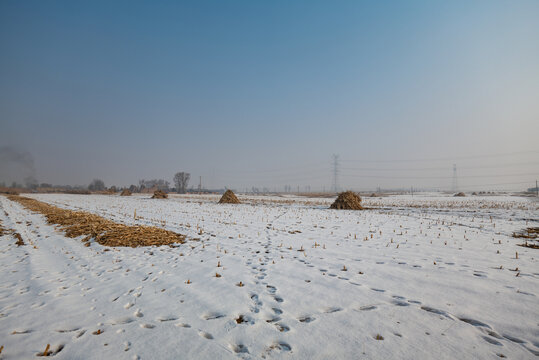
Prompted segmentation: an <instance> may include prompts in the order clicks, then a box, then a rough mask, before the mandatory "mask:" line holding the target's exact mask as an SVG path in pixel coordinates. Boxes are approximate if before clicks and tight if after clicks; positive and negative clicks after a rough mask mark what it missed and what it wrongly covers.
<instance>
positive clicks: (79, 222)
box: [8, 195, 185, 247]
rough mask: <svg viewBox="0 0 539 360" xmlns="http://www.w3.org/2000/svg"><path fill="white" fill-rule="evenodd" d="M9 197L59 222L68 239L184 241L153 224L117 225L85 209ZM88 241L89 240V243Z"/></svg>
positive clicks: (112, 243) (148, 242) (116, 243)
mask: <svg viewBox="0 0 539 360" xmlns="http://www.w3.org/2000/svg"><path fill="white" fill-rule="evenodd" d="M8 199H9V200H11V201H15V202H17V203H19V204H21V205H23V206H24V207H25V208H27V209H28V210H31V211H34V212H38V213H41V214H43V215H44V216H45V217H46V218H47V222H48V223H49V224H57V225H60V228H61V229H62V230H63V231H64V232H65V235H66V236H67V237H70V238H74V237H78V236H81V235H84V236H85V237H84V238H83V240H82V241H84V242H88V241H89V240H91V239H95V241H96V242H98V243H99V244H101V245H104V246H129V247H139V246H153V245H155V246H161V245H172V244H178V243H179V244H183V243H185V235H181V234H178V233H175V232H173V231H169V230H165V229H160V228H156V227H153V226H145V225H136V226H129V225H125V224H118V223H115V222H113V221H111V220H108V219H105V218H102V217H101V216H98V215H95V214H91V213H87V212H84V211H73V210H66V209H60V208H58V207H56V206H53V205H49V204H46V203H43V202H41V201H38V200H35V199H30V198H27V197H23V196H17V195H10V196H8ZM88 244H89V243H88Z"/></svg>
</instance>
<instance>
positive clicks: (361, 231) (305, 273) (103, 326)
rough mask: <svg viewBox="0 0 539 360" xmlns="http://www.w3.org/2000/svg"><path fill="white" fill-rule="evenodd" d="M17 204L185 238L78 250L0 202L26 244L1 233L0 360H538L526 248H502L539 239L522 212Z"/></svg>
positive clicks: (249, 200)
mask: <svg viewBox="0 0 539 360" xmlns="http://www.w3.org/2000/svg"><path fill="white" fill-rule="evenodd" d="M30 196H31V197H33V198H35V199H38V200H41V201H44V202H47V203H50V204H53V205H56V206H59V207H62V208H68V209H74V210H84V211H89V212H92V213H96V214H99V215H101V216H104V217H106V218H109V219H112V220H114V221H117V222H123V223H127V224H146V225H153V226H159V227H164V228H166V229H169V230H173V231H176V232H179V233H182V234H185V235H187V236H188V238H189V239H188V241H187V242H186V244H184V245H181V246H179V247H168V246H165V247H159V248H156V247H153V248H136V249H132V248H110V249H106V248H104V247H102V246H100V245H99V244H97V243H93V244H92V245H91V246H90V247H85V246H84V245H83V243H81V242H80V241H78V240H77V239H70V238H66V237H64V236H63V235H62V234H61V233H59V232H57V231H56V230H55V228H54V226H52V225H47V224H46V222H45V220H44V218H43V217H42V216H41V215H39V214H32V213H30V212H29V211H27V210H25V209H23V208H22V207H21V206H20V205H19V204H17V203H14V202H11V201H9V200H7V198H5V197H3V196H0V207H1V208H0V219H1V220H2V222H3V226H4V228H11V229H14V230H16V231H17V232H19V233H20V234H21V235H22V238H23V239H24V241H25V242H26V243H27V244H28V245H26V246H22V247H17V246H16V245H15V240H14V239H13V238H12V237H11V236H8V235H6V236H2V237H0V266H1V268H2V276H1V277H0V346H2V345H3V346H4V349H3V351H2V353H1V354H0V359H21V358H24V359H30V358H34V357H35V356H36V354H37V353H38V352H42V351H43V350H44V349H45V346H46V344H47V343H50V344H51V350H53V351H56V350H58V349H61V351H59V352H58V353H57V354H56V355H54V358H57V359H139V358H140V359H199V358H200V359H235V358H243V359H260V358H264V359H272V358H277V359H281V358H282V359H286V358H290V359H359V358H362V359H363V358H365V359H430V358H436V359H472V358H473V359H493V358H498V357H507V358H509V359H536V358H537V356H538V355H539V263H538V256H539V250H534V249H529V248H524V247H520V246H517V244H518V243H522V239H515V238H512V237H511V234H512V233H513V232H514V231H520V230H522V229H524V228H526V227H529V226H539V222H538V221H539V203H538V202H537V201H534V199H532V198H520V197H512V196H490V197H475V196H474V197H472V196H470V197H465V198H454V197H451V196H447V195H442V194H421V195H420V196H414V197H411V196H409V195H406V196H404V195H402V196H390V197H384V198H365V199H364V204H365V206H367V207H369V208H370V209H368V210H365V211H335V210H329V209H327V207H328V206H329V204H330V203H331V201H332V199H323V198H312V199H309V198H303V197H302V198H299V197H293V196H287V197H280V196H273V197H264V196H239V198H240V200H243V201H245V202H246V203H245V204H242V205H218V204H216V202H217V200H218V199H219V197H218V196H205V195H200V196H197V195H189V196H172V197H171V198H169V199H167V200H152V199H149V196H147V195H146V196H141V195H137V196H132V197H119V196H106V195H87V196H85V195H65V194H34V195H30ZM135 213H136V217H135ZM32 244H33V245H35V248H34V247H33V246H32ZM517 252H518V258H517ZM218 265H219V266H218ZM216 273H218V274H219V275H221V276H220V277H216ZM517 274H518V276H517ZM240 282H241V283H242V284H243V285H244V286H237V285H238V284H239V283H240Z"/></svg>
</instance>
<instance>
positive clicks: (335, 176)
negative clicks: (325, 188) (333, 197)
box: [333, 154, 339, 192]
mask: <svg viewBox="0 0 539 360" xmlns="http://www.w3.org/2000/svg"><path fill="white" fill-rule="evenodd" d="M338 176H339V155H337V154H333V191H335V192H338V190H339V181H338Z"/></svg>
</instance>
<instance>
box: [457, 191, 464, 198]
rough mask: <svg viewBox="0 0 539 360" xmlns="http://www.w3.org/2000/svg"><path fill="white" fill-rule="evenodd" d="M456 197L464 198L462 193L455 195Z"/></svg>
mask: <svg viewBox="0 0 539 360" xmlns="http://www.w3.org/2000/svg"><path fill="white" fill-rule="evenodd" d="M455 196H456V197H464V196H466V194H464V193H463V192H459V193H458V194H455Z"/></svg>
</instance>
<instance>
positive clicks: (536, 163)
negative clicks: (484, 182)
mask: <svg viewBox="0 0 539 360" xmlns="http://www.w3.org/2000/svg"><path fill="white" fill-rule="evenodd" d="M522 165H538V166H539V162H535V161H531V162H521V163H505V164H496V165H483V166H459V169H460V170H462V169H465V170H470V169H499V168H506V167H515V166H522ZM340 169H342V170H350V171H437V170H440V171H447V170H448V167H447V166H443V167H422V168H372V167H342V166H341V167H340Z"/></svg>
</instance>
